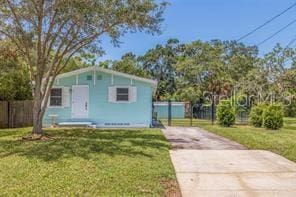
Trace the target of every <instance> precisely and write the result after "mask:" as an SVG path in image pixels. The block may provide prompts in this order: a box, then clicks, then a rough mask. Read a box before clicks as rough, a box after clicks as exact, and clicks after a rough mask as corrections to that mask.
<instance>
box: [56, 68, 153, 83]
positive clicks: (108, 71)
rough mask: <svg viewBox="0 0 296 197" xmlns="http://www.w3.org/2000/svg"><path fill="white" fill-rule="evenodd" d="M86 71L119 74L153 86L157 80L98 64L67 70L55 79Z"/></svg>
mask: <svg viewBox="0 0 296 197" xmlns="http://www.w3.org/2000/svg"><path fill="white" fill-rule="evenodd" d="M88 71H100V72H103V73H108V74H111V75H116V76H121V77H125V78H129V79H133V80H136V81H141V82H145V83H149V84H152V85H153V87H156V86H157V81H156V80H152V79H147V78H143V77H138V76H135V75H130V74H126V73H122V72H118V71H114V70H111V69H106V68H101V67H98V66H90V67H86V68H81V69H78V70H74V71H70V72H67V73H63V74H59V75H57V77H56V79H60V78H64V77H69V76H73V75H77V74H80V73H84V72H88Z"/></svg>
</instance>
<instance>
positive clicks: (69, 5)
mask: <svg viewBox="0 0 296 197" xmlns="http://www.w3.org/2000/svg"><path fill="white" fill-rule="evenodd" d="M165 6H166V3H163V2H162V3H156V2H155V1H154V0H0V18H1V21H0V34H1V37H3V38H4V37H5V38H9V39H11V41H12V42H13V43H14V44H15V46H17V48H18V50H19V51H20V54H21V55H22V57H23V58H24V59H25V61H26V63H27V65H28V69H29V71H30V79H31V81H34V92H33V95H34V107H33V117H34V118H33V131H32V132H33V133H34V134H42V118H43V115H44V112H45V109H46V105H47V102H48V98H49V94H50V89H51V87H52V85H53V83H54V80H55V78H56V76H57V75H58V74H59V73H60V72H61V71H62V70H63V69H64V68H65V67H66V66H67V63H68V61H69V60H70V59H71V57H73V56H74V55H75V54H76V53H78V52H80V51H82V50H84V51H90V52H96V53H101V52H102V49H101V45H100V38H101V37H102V36H109V37H110V38H111V40H112V42H113V43H114V44H118V39H119V37H120V36H121V35H123V34H124V33H126V32H127V31H132V32H134V31H138V30H139V31H146V32H148V33H158V32H159V31H160V26H159V25H160V22H161V21H162V13H163V10H164V8H165Z"/></svg>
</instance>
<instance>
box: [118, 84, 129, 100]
mask: <svg viewBox="0 0 296 197" xmlns="http://www.w3.org/2000/svg"><path fill="white" fill-rule="evenodd" d="M116 101H129V88H128V87H127V88H116Z"/></svg>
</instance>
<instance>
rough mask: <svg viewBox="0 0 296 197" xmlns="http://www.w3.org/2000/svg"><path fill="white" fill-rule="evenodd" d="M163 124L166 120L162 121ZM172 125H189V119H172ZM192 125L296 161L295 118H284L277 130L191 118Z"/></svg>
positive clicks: (252, 147)
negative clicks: (228, 125)
mask: <svg viewBox="0 0 296 197" xmlns="http://www.w3.org/2000/svg"><path fill="white" fill-rule="evenodd" d="M162 122H163V123H164V124H167V122H165V121H162ZM172 125H173V126H189V125H190V120H189V119H180V120H177V119H175V120H173V121H172ZM193 126H197V127H200V128H204V129H206V130H208V131H210V132H213V133H215V134H217V135H221V136H224V137H226V138H229V139H231V140H234V141H237V142H238V143H240V144H242V145H244V146H246V147H247V148H249V149H262V150H269V151H272V152H274V153H277V154H280V155H282V156H284V157H286V158H287V159H290V160H292V161H295V162H296V118H285V119H284V127H283V128H282V129H280V130H278V131H274V130H267V129H264V128H255V127H253V126H249V125H235V126H233V127H229V128H227V127H221V126H219V125H216V124H214V125H212V124H211V122H210V121H208V120H196V119H194V120H193Z"/></svg>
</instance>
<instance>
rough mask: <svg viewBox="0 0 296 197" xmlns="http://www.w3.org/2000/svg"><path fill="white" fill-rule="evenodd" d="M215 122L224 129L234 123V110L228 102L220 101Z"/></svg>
mask: <svg viewBox="0 0 296 197" xmlns="http://www.w3.org/2000/svg"><path fill="white" fill-rule="evenodd" d="M217 120H218V123H219V124H220V125H222V126H225V127H229V126H231V125H233V124H234V123H235V108H234V107H233V106H232V105H231V102H230V101H229V100H223V101H220V103H219V105H218V106H217Z"/></svg>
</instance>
